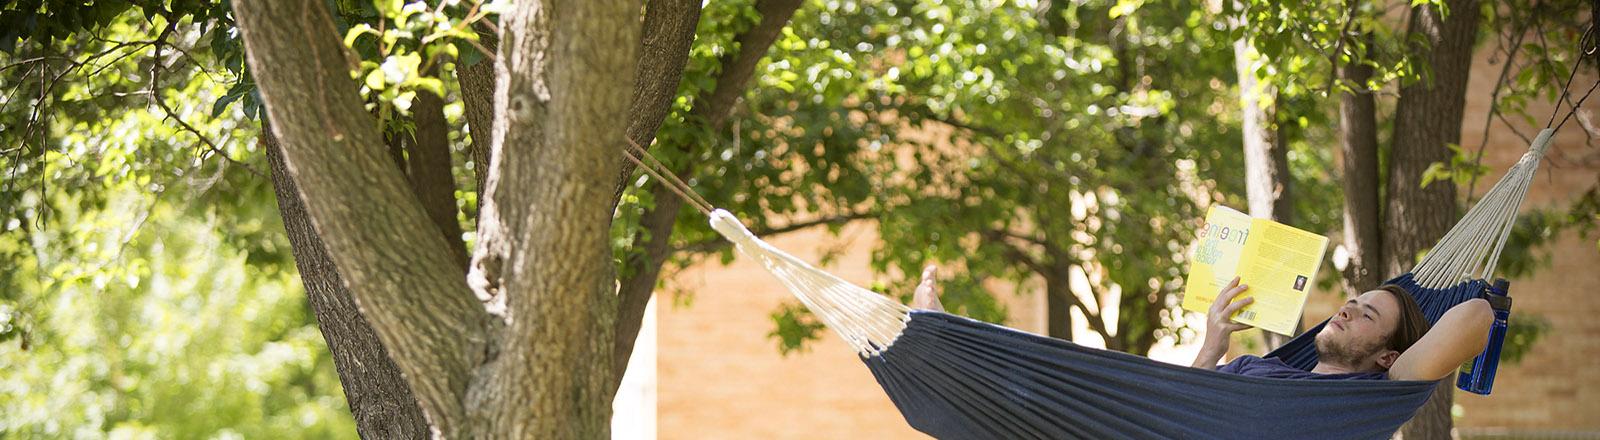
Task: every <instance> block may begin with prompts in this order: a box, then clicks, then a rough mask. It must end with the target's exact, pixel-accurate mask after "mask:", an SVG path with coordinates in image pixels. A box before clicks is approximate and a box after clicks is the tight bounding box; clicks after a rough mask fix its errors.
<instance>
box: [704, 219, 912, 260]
mask: <svg viewBox="0 0 1600 440" xmlns="http://www.w3.org/2000/svg"><path fill="white" fill-rule="evenodd" d="M880 214H881V213H880V212H878V211H861V212H852V213H848V214H840V215H833V216H827V217H821V218H815V219H811V220H805V221H799V222H794V223H790V224H787V225H783V226H778V227H767V228H756V229H752V230H750V232H751V233H754V234H755V235H756V236H757V237H771V236H775V235H783V234H787V233H790V232H795V231H799V230H802V229H809V228H812V227H815V226H821V225H839V224H845V223H849V222H851V221H855V220H863V219H876V218H878V216H879V215H880ZM732 245H733V243H729V242H728V240H723V239H720V238H717V239H711V240H704V241H697V242H694V243H688V244H685V245H682V246H678V247H676V248H673V249H672V253H679V252H688V253H693V254H699V253H706V252H717V251H720V250H723V249H726V248H727V247H728V246H732Z"/></svg>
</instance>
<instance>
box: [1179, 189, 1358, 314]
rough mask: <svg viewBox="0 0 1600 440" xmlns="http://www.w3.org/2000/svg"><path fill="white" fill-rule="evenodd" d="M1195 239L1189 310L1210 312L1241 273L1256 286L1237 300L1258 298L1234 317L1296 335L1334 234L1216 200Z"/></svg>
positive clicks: (1187, 291) (1187, 298) (1187, 285)
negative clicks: (1261, 216) (1326, 234)
mask: <svg viewBox="0 0 1600 440" xmlns="http://www.w3.org/2000/svg"><path fill="white" fill-rule="evenodd" d="M1195 241H1196V244H1195V247H1194V253H1193V258H1191V259H1190V263H1189V279H1188V281H1187V282H1186V283H1185V286H1184V292H1183V309H1184V310H1189V311H1193V312H1200V313H1202V314H1203V313H1206V311H1208V310H1210V309H1211V304H1212V303H1213V302H1214V301H1216V298H1217V293H1219V292H1220V291H1221V290H1222V287H1223V286H1226V285H1228V282H1229V281H1232V280H1233V277H1234V276H1238V277H1239V282H1240V283H1242V284H1245V285H1248V286H1250V290H1246V291H1244V293H1241V294H1239V296H1238V297H1237V298H1235V299H1234V300H1235V301H1237V300H1238V299H1240V298H1247V297H1254V298H1255V302H1254V303H1252V304H1250V305H1249V306H1246V307H1245V308H1244V309H1242V310H1240V311H1239V313H1238V314H1235V315H1234V316H1233V321H1234V322H1237V323H1240V324H1247V325H1252V326H1255V327H1259V328H1261V329H1263V330H1266V331H1270V332H1273V333H1278V334H1282V335H1293V334H1294V328H1295V325H1296V324H1299V323H1300V314H1301V313H1302V312H1304V311H1305V306H1306V297H1307V296H1309V295H1310V293H1311V289H1312V286H1313V284H1314V280H1313V278H1314V277H1315V276H1316V274H1317V270H1318V269H1319V268H1321V267H1322V255H1323V253H1324V252H1326V251H1327V249H1328V237H1324V236H1321V235H1317V234H1313V233H1310V232H1306V231H1302V230H1299V229H1295V228H1294V227H1291V226H1288V225H1284V224H1282V223H1278V222H1274V221H1272V220H1266V219H1259V218H1250V216H1248V215H1245V214H1244V213H1242V212H1239V211H1235V210H1233V209H1230V208H1228V207H1225V206H1220V205H1216V206H1212V207H1211V210H1210V211H1207V212H1206V223H1205V226H1203V227H1201V229H1200V233H1199V234H1197V236H1196V238H1195Z"/></svg>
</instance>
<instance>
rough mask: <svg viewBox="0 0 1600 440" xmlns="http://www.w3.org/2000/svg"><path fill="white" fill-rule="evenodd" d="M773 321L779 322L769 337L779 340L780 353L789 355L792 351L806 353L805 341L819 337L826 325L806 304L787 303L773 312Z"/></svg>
mask: <svg viewBox="0 0 1600 440" xmlns="http://www.w3.org/2000/svg"><path fill="white" fill-rule="evenodd" d="M772 322H774V323H776V324H777V328H775V329H773V330H772V332H771V333H768V334H767V337H770V338H774V339H777V340H778V353H779V354H782V355H784V356H788V355H789V354H791V353H804V352H805V351H806V346H805V343H806V342H808V341H814V340H816V339H817V338H818V337H819V333H821V332H822V330H823V329H824V328H826V326H824V325H823V324H822V321H820V320H818V319H817V317H816V315H813V314H811V309H807V308H806V307H805V306H804V305H801V304H795V303H785V304H783V305H781V306H778V310H777V311H775V312H772Z"/></svg>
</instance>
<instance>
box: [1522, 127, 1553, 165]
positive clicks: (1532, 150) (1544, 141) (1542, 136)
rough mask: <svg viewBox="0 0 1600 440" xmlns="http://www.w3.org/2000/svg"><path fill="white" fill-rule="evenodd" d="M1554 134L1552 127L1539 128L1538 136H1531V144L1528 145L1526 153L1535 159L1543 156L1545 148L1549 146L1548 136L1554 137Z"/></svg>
mask: <svg viewBox="0 0 1600 440" xmlns="http://www.w3.org/2000/svg"><path fill="white" fill-rule="evenodd" d="M1555 134H1556V130H1555V129H1554V128H1546V129H1543V130H1539V136H1538V137H1535V138H1533V145H1532V146H1530V147H1528V154H1529V155H1532V156H1533V157H1534V158H1535V159H1536V160H1537V158H1541V157H1544V152H1545V150H1547V149H1549V148H1550V138H1552V137H1555Z"/></svg>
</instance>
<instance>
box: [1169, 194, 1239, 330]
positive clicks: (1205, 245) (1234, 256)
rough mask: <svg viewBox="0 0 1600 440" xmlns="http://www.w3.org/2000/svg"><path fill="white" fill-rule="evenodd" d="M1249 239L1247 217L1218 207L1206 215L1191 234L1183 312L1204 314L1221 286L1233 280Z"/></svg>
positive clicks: (1215, 206)
mask: <svg viewBox="0 0 1600 440" xmlns="http://www.w3.org/2000/svg"><path fill="white" fill-rule="evenodd" d="M1249 237H1250V216H1248V215H1245V214H1244V213H1242V212H1239V211H1235V210H1233V209H1231V208H1228V207H1226V206H1221V205H1213V206H1212V207H1211V209H1210V210H1208V211H1206V223H1205V225H1202V226H1201V227H1200V232H1198V233H1196V234H1195V247H1194V253H1193V258H1191V259H1190V262H1189V279H1188V280H1187V281H1186V282H1185V283H1184V288H1183V289H1184V290H1183V309H1184V310H1190V311H1195V312H1200V313H1205V312H1206V311H1207V310H1209V309H1210V308H1211V303H1212V302H1214V301H1216V299H1217V293H1218V292H1220V291H1222V286H1226V285H1228V282H1229V281H1232V280H1233V277H1234V275H1235V274H1236V272H1237V268H1238V265H1239V257H1240V255H1242V254H1243V253H1244V245H1245V241H1246V240H1247V239H1248V238H1249Z"/></svg>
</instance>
